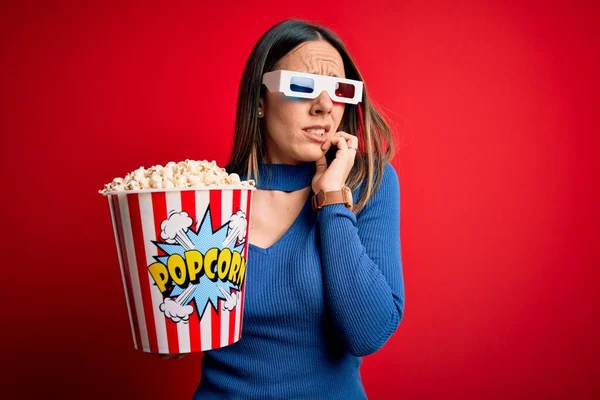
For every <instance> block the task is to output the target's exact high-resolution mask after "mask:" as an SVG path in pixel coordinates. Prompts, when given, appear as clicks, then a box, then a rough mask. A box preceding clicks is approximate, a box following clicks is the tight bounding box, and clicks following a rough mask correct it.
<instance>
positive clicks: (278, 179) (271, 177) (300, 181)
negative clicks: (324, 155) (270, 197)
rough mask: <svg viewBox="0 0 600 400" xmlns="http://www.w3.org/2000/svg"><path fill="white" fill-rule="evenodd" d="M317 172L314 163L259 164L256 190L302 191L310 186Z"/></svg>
mask: <svg viewBox="0 0 600 400" xmlns="http://www.w3.org/2000/svg"><path fill="white" fill-rule="evenodd" d="M315 171H316V166H315V163H314V162H307V163H302V164H298V165H287V164H266V163H259V164H258V180H257V182H256V188H257V189H263V190H282V191H284V192H293V191H296V190H300V189H303V188H305V187H306V186H310V184H311V183H312V179H313V177H314V176H315ZM243 179H245V178H243Z"/></svg>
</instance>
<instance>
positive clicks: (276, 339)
mask: <svg viewBox="0 0 600 400" xmlns="http://www.w3.org/2000/svg"><path fill="white" fill-rule="evenodd" d="M360 81H361V76H360V74H359V72H358V69H357V68H356V66H355V64H354V62H353V61H352V59H351V58H350V55H349V54H348V52H347V50H346V48H345V47H344V45H343V44H342V43H341V41H340V40H339V39H338V38H337V37H336V36H335V35H334V34H333V33H332V32H330V31H329V30H327V29H324V28H322V27H319V26H315V25H311V24H308V23H305V22H302V21H298V20H288V21H284V22H282V23H280V24H278V25H276V26H274V27H273V28H271V29H270V30H269V31H268V32H266V33H265V34H264V35H263V37H262V38H261V39H260V40H259V42H258V43H257V44H256V46H255V47H254V49H253V51H252V53H251V54H250V57H249V59H248V62H247V64H246V68H245V70H244V74H243V77H242V81H241V87H240V92H239V99H238V109H237V118H236V131H235V139H234V145H233V151H232V155H231V159H230V162H229V165H228V166H227V170H228V172H236V173H238V174H240V175H241V176H242V177H243V178H253V179H255V180H256V181H257V188H258V190H257V191H256V192H254V197H253V204H252V209H251V213H250V221H251V225H250V227H249V241H250V244H249V246H250V247H249V252H248V257H249V260H248V269H247V275H246V291H247V292H246V293H247V294H246V298H245V306H244V323H243V335H242V339H241V340H240V341H239V342H238V343H236V344H234V345H231V346H228V347H225V348H221V349H216V350H211V351H208V352H206V353H205V355H204V358H203V361H202V379H201V382H200V385H199V387H198V389H197V392H196V394H195V397H194V398H195V399H214V398H227V399H238V398H239V399H268V398H277V399H319V398H324V399H345V400H347V399H362V398H365V397H366V395H365V391H364V389H363V386H362V382H361V378H360V373H359V367H360V364H361V358H360V357H361V356H365V355H368V354H372V353H374V352H376V351H377V350H379V349H380V348H381V347H382V346H383V345H384V344H385V343H386V341H387V340H388V339H389V337H390V336H391V335H392V334H393V333H394V332H395V330H396V329H397V327H398V325H399V323H400V321H401V319H402V315H403V309H404V283H403V277H402V265H401V257H400V235H399V218H400V216H399V214H400V207H399V185H398V177H397V175H396V173H395V171H394V169H393V168H392V167H391V165H390V164H389V163H388V162H389V160H390V159H391V157H392V145H391V134H390V130H389V128H388V126H387V125H386V124H385V122H384V120H383V119H382V118H381V117H380V116H379V114H378V113H377V112H376V110H375V109H374V108H373V106H372V105H371V103H370V101H369V98H368V96H367V93H366V91H363V89H364V88H363V87H362V82H360ZM363 116H364V118H363ZM346 186H348V187H350V190H351V194H352V196H348V194H349V193H348V192H349V191H348V190H347V189H345V188H346ZM350 197H352V198H353V199H354V201H352V199H351V198H350Z"/></svg>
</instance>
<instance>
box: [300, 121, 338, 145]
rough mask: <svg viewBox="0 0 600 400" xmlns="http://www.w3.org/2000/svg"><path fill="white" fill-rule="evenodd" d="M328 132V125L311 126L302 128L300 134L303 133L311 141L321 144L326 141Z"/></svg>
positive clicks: (329, 127) (329, 128)
mask: <svg viewBox="0 0 600 400" xmlns="http://www.w3.org/2000/svg"><path fill="white" fill-rule="evenodd" d="M330 130H331V126H330V125H313V126H308V127H306V128H303V129H302V132H304V134H305V135H306V136H308V137H309V138H310V139H311V140H313V141H315V142H317V143H320V144H322V143H325V142H326V141H327V134H328V133H329V131H330Z"/></svg>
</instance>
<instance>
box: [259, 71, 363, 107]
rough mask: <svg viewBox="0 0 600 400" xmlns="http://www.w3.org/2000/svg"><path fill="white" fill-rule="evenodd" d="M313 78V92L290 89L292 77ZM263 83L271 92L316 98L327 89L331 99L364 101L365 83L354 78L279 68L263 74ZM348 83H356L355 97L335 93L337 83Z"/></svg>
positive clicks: (344, 101)
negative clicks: (340, 95)
mask: <svg viewBox="0 0 600 400" xmlns="http://www.w3.org/2000/svg"><path fill="white" fill-rule="evenodd" d="M294 77H300V78H311V79H312V80H313V82H314V85H315V87H314V89H313V91H312V93H303V92H295V91H292V90H291V89H290V85H291V81H292V78H294ZM262 83H264V84H265V86H266V87H267V89H269V91H270V92H282V93H283V94H285V95H286V96H288V97H299V98H303V99H315V98H317V97H319V95H320V94H321V93H322V92H323V91H324V90H325V91H327V93H328V94H329V97H330V98H331V100H333V101H336V102H340V103H349V104H357V103H360V102H361V101H362V95H363V83H362V81H356V80H353V79H345V78H338V77H335V76H325V75H318V74H309V73H307V72H297V71H287V70H283V69H280V70H277V71H271V72H267V73H265V74H264V75H263V80H262ZM339 83H348V84H351V85H354V97H352V98H348V97H339V96H337V95H336V94H335V90H336V88H337V84H339Z"/></svg>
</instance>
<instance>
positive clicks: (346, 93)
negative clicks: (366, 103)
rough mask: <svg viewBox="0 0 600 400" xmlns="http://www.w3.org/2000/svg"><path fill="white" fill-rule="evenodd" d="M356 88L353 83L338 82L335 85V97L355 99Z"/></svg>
mask: <svg viewBox="0 0 600 400" xmlns="http://www.w3.org/2000/svg"><path fill="white" fill-rule="evenodd" d="M355 90H356V88H355V87H354V85H353V84H351V83H341V82H338V83H336V85H335V95H336V96H338V97H344V98H346V99H352V98H354V92H355Z"/></svg>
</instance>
